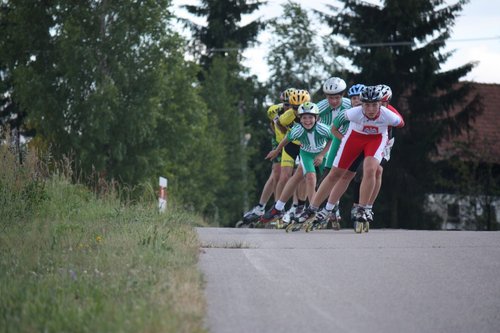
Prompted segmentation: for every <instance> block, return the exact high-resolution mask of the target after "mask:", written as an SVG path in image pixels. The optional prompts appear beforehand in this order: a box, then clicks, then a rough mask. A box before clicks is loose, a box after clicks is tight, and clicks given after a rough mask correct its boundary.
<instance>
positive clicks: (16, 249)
mask: <svg viewBox="0 0 500 333" xmlns="http://www.w3.org/2000/svg"><path fill="white" fill-rule="evenodd" d="M0 149H2V150H1V151H0V152H1V157H2V162H1V163H2V165H1V167H2V176H1V178H0V179H1V180H0V190H1V192H0V195H2V199H1V200H2V203H1V204H0V205H2V208H1V212H2V215H1V216H0V221H1V222H0V228H1V229H0V331H1V332H33V331H37V332H204V331H205V330H204V328H203V316H204V311H205V303H204V299H203V291H202V277H201V275H200V273H199V271H198V270H197V266H196V263H197V257H198V251H199V244H198V240H197V238H196V234H195V232H194V230H193V228H192V226H193V225H194V224H195V223H198V224H202V221H201V219H200V218H199V217H197V216H193V215H189V214H185V213H180V212H176V211H172V210H170V211H168V212H166V213H165V214H158V213H157V211H156V209H155V204H154V203H152V204H151V205H148V204H145V203H141V204H134V205H131V204H127V205H124V204H123V203H121V202H120V201H119V200H118V199H117V198H116V196H115V195H113V194H108V195H107V196H105V197H100V196H98V195H96V194H95V193H93V192H91V191H89V190H88V189H87V188H86V187H84V186H83V185H78V184H76V185H75V184H72V183H71V182H70V181H69V180H68V179H67V177H65V176H64V175H63V174H62V173H55V174H52V175H51V176H50V177H48V178H45V177H43V178H42V177H41V176H40V175H41V174H43V172H40V170H38V169H37V168H39V167H40V164H39V163H38V162H36V161H35V159H36V158H35V156H34V155H33V156H32V157H31V158H33V159H34V160H33V161H34V162H33V163H24V164H23V165H20V164H18V163H17V162H16V161H15V159H11V157H12V156H11V154H10V152H9V151H8V150H6V149H4V148H0ZM6 168H7V169H6ZM13 170H14V171H13ZM4 171H6V173H3V172H4ZM6 174H7V175H6ZM4 195H5V197H3V196H4ZM30 196H31V197H30Z"/></svg>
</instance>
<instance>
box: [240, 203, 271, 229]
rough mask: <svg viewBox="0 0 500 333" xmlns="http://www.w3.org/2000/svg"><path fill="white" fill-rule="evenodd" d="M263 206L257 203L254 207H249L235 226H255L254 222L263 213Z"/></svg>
mask: <svg viewBox="0 0 500 333" xmlns="http://www.w3.org/2000/svg"><path fill="white" fill-rule="evenodd" d="M264 212H265V210H264V207H262V206H260V205H257V206H255V207H254V208H252V209H250V210H249V211H248V212H246V213H245V214H244V215H243V220H242V221H240V222H238V223H236V226H235V227H236V228H245V227H248V228H252V227H254V226H255V223H256V222H257V221H259V219H260V217H261V216H262V215H264Z"/></svg>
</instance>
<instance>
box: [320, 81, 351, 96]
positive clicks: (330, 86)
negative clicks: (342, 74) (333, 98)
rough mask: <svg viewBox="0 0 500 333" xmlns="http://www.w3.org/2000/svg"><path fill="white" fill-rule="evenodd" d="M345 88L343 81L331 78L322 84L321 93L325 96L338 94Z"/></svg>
mask: <svg viewBox="0 0 500 333" xmlns="http://www.w3.org/2000/svg"><path fill="white" fill-rule="evenodd" d="M346 87H347V85H346V84H345V81H344V80H342V79H341V78H339V77H331V78H329V79H328V80H326V81H325V83H323V92H324V93H325V94H327V95H335V94H340V93H342V92H343V91H344V90H345V88H346Z"/></svg>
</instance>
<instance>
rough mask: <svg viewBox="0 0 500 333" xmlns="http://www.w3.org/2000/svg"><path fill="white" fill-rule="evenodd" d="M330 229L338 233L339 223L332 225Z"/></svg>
mask: <svg viewBox="0 0 500 333" xmlns="http://www.w3.org/2000/svg"><path fill="white" fill-rule="evenodd" d="M332 229H333V230H337V231H339V230H340V223H338V222H334V223H332Z"/></svg>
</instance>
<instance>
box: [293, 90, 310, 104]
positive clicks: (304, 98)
mask: <svg viewBox="0 0 500 333" xmlns="http://www.w3.org/2000/svg"><path fill="white" fill-rule="evenodd" d="M310 101H311V95H309V92H308V91H307V90H303V89H297V90H295V91H293V92H292V93H291V94H290V104H292V105H296V106H299V105H301V104H303V103H305V102H310Z"/></svg>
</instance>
